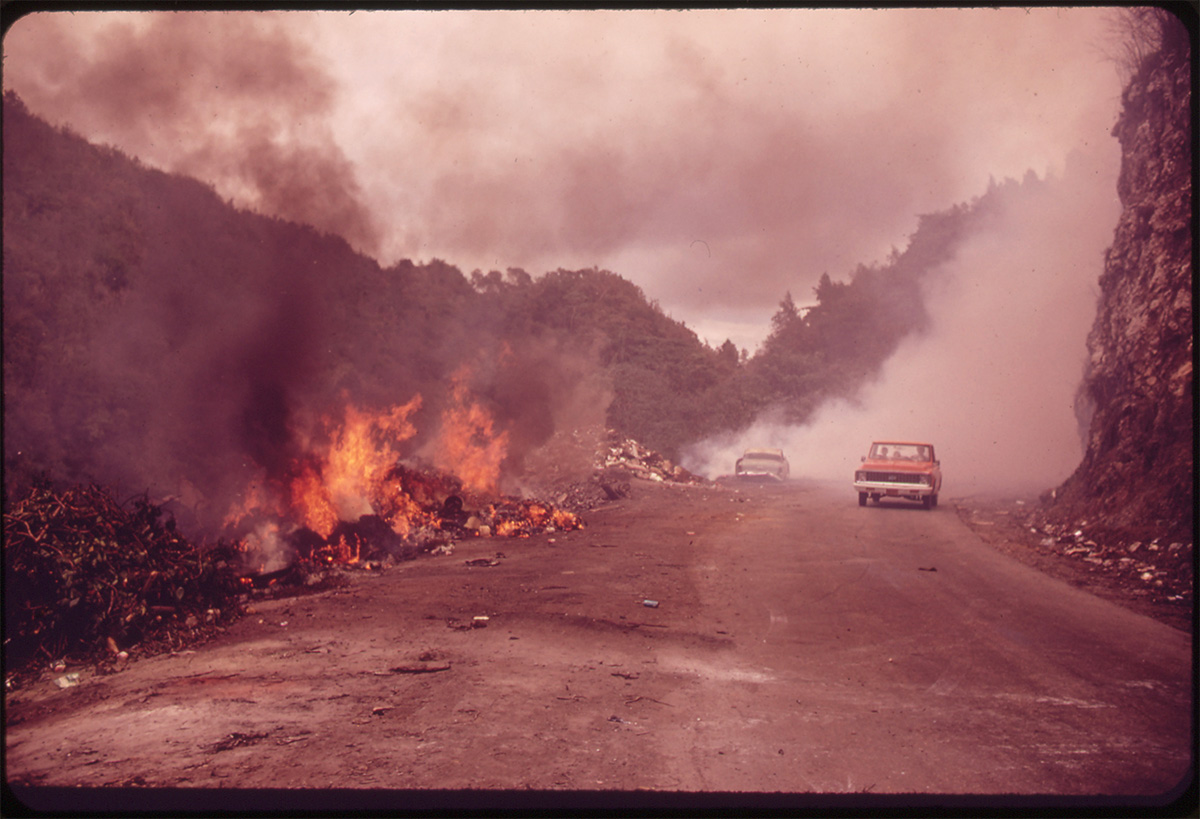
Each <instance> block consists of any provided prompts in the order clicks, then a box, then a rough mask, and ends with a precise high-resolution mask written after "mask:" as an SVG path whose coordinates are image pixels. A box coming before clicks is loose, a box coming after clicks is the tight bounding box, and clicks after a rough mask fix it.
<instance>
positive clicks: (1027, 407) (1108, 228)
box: [684, 151, 1120, 495]
mask: <svg viewBox="0 0 1200 819" xmlns="http://www.w3.org/2000/svg"><path fill="white" fill-rule="evenodd" d="M1116 170H1117V161H1116V157H1115V151H1113V152H1110V153H1108V154H1106V155H1104V156H1102V157H1099V158H1097V157H1085V156H1083V155H1081V154H1073V155H1072V157H1071V158H1070V160H1068V163H1067V168H1066V171H1065V173H1064V174H1063V177H1062V178H1061V179H1059V178H1054V177H1050V178H1048V179H1046V180H1039V179H1037V178H1036V177H1035V176H1034V175H1033V174H1032V173H1030V174H1029V175H1027V176H1026V179H1025V181H1024V182H1023V183H1022V184H1020V185H1018V184H1017V183H1015V182H1011V181H1010V182H1008V183H1006V184H1003V185H1001V186H999V187H998V188H997V189H996V190H994V191H992V192H991V193H989V194H988V197H987V198H988V199H993V198H994V199H995V200H996V204H998V205H999V206H998V207H997V208H994V209H992V210H993V216H994V218H992V219H990V220H988V222H987V225H986V227H985V228H984V229H983V230H981V231H980V232H978V233H977V234H975V235H973V236H970V237H969V238H967V239H966V240H965V241H964V242H963V244H962V245H961V246H960V249H959V252H958V253H957V255H956V256H955V258H953V259H952V260H951V261H950V262H948V263H946V264H945V265H943V266H942V267H940V268H938V269H936V270H933V271H930V272H929V273H927V274H926V277H925V279H924V281H923V288H924V294H925V299H926V306H927V309H928V312H929V315H930V317H931V322H930V327H929V329H928V331H927V332H926V333H923V334H921V335H920V336H915V337H910V338H908V339H906V340H905V341H903V342H902V343H901V345H900V346H899V347H898V349H897V350H896V352H895V353H894V354H893V355H892V357H891V358H890V359H889V360H888V361H887V362H886V363H885V365H884V367H883V368H882V371H881V373H880V375H879V378H878V380H876V381H875V382H873V383H870V384H868V385H866V386H865V387H864V388H863V389H862V390H861V392H860V393H859V395H858V396H857V400H854V401H846V400H836V401H831V402H828V403H826V404H824V405H823V406H821V407H820V408H819V409H818V411H817V412H816V413H815V415H814V417H813V419H812V420H811V421H810V422H809V423H807V424H805V425H803V426H786V425H782V424H780V423H777V422H774V421H771V420H770V419H769V418H764V419H760V420H759V421H758V422H756V423H755V424H754V425H753V426H751V428H750V429H748V430H745V431H744V432H742V433H739V434H737V435H733V436H729V437H726V438H723V439H716V440H711V441H707V442H704V443H702V444H700V445H699V446H697V447H695V448H694V449H693V450H692V451H691V452H690V453H689V455H688V456H687V457H686V458H685V459H684V464H685V466H687V467H688V468H689V469H692V470H693V471H696V472H699V473H701V474H705V475H708V476H709V477H716V476H718V475H720V474H727V473H729V472H731V471H732V466H733V462H734V460H735V459H736V458H737V456H738V455H740V454H741V452H742V450H743V449H744V448H746V447H750V446H778V447H782V448H783V449H784V450H785V452H786V454H787V455H788V458H789V460H790V461H791V465H792V476H793V477H814V478H820V479H830V480H844V481H846V482H847V484H849V481H850V480H851V479H852V476H853V471H854V467H855V465H856V464H858V463H859V460H860V457H861V456H862V455H864V454H865V453H866V451H867V447H868V446H869V444H870V442H871V440H872V439H877V438H891V439H898V440H914V441H927V442H931V443H933V444H934V445H935V447H936V449H937V453H938V457H939V458H940V460H941V461H942V469H943V473H944V476H945V477H944V480H945V483H944V487H945V491H946V492H947V493H949V494H960V495H961V494H971V493H975V492H1021V491H1030V490H1033V491H1042V490H1044V489H1047V488H1049V487H1051V486H1054V485H1056V484H1058V483H1060V482H1061V481H1062V480H1064V479H1065V478H1066V477H1067V476H1068V475H1069V474H1070V473H1071V472H1072V471H1073V470H1074V468H1075V467H1076V466H1077V465H1078V463H1079V460H1080V458H1081V457H1082V452H1083V449H1082V443H1081V440H1080V435H1079V431H1078V424H1077V420H1076V416H1075V412H1074V401H1075V396H1076V390H1077V388H1078V386H1079V383H1080V380H1081V378H1082V375H1083V366H1084V362H1085V358H1086V355H1087V351H1086V338H1087V333H1088V330H1089V329H1090V328H1091V325H1092V322H1093V320H1094V316H1095V306H1096V298H1097V295H1098V285H1097V278H1098V276H1099V274H1100V272H1101V271H1102V270H1103V253H1104V250H1105V248H1106V246H1107V245H1108V243H1109V242H1110V240H1111V237H1112V232H1113V229H1114V227H1115V225H1116V220H1117V217H1118V215H1119V212H1120V205H1119V202H1118V201H1117V197H1116V194H1115V190H1116Z"/></svg>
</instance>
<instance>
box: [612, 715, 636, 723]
mask: <svg viewBox="0 0 1200 819" xmlns="http://www.w3.org/2000/svg"><path fill="white" fill-rule="evenodd" d="M608 721H609V722H619V723H621V724H622V725H633V723H632V722H630V721H629V720H627V719H621V718H620V717H618V716H617V715H616V714H613V715H612V716H611V717H609V718H608Z"/></svg>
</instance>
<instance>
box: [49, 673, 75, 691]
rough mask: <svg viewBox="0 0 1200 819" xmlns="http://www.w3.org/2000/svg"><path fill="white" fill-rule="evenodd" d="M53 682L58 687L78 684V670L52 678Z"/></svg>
mask: <svg viewBox="0 0 1200 819" xmlns="http://www.w3.org/2000/svg"><path fill="white" fill-rule="evenodd" d="M54 684H55V685H57V686H58V687H59V688H70V687H71V686H74V685H79V672H78V671H72V672H71V673H70V674H64V675H63V676H61V677H57V678H55V680H54Z"/></svg>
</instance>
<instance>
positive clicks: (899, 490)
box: [854, 481, 934, 500]
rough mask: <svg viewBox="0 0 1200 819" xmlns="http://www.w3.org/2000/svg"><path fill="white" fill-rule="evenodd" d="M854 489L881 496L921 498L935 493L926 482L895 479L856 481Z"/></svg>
mask: <svg viewBox="0 0 1200 819" xmlns="http://www.w3.org/2000/svg"><path fill="white" fill-rule="evenodd" d="M854 491H855V492H859V493H864V492H865V493H866V494H868V495H878V496H880V497H881V498H908V499H910V500H921V498H923V497H925V496H926V495H932V494H934V488H933V487H932V486H929V485H928V484H924V483H898V482H893V481H855V482H854Z"/></svg>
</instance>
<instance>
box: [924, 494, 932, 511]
mask: <svg viewBox="0 0 1200 819" xmlns="http://www.w3.org/2000/svg"><path fill="white" fill-rule="evenodd" d="M921 505H922V506H924V507H925V508H926V509H932V508H933V495H926V496H924V497H923V498H921Z"/></svg>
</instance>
